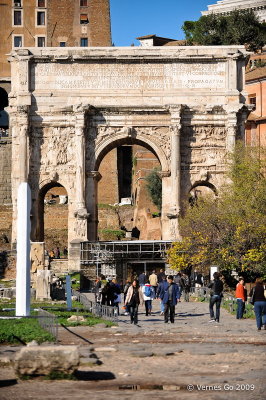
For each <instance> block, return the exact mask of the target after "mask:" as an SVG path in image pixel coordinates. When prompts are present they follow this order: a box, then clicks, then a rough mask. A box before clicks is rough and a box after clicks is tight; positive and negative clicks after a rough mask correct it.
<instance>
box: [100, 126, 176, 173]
mask: <svg viewBox="0 0 266 400" xmlns="http://www.w3.org/2000/svg"><path fill="white" fill-rule="evenodd" d="M125 144H131V145H134V144H138V145H140V146H143V147H145V148H147V149H148V150H150V151H151V152H152V153H153V154H154V155H155V156H156V157H157V158H158V159H159V161H160V164H161V168H162V171H169V169H170V168H169V161H168V159H167V157H166V155H165V153H164V151H163V150H162V149H161V148H160V146H159V145H158V144H157V143H154V141H152V140H150V138H148V137H146V136H143V135H134V136H133V135H129V134H126V133H125V134H119V135H115V136H111V137H110V138H108V139H106V140H104V141H102V142H100V143H99V144H97V145H96V148H95V165H94V170H95V171H98V169H99V166H100V163H101V161H102V160H103V158H104V156H105V155H106V154H107V153H108V152H109V151H110V150H112V149H114V148H115V147H117V146H122V145H125Z"/></svg>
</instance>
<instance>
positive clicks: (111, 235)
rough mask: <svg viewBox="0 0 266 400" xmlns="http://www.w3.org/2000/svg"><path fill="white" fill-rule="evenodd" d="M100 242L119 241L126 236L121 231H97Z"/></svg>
mask: <svg viewBox="0 0 266 400" xmlns="http://www.w3.org/2000/svg"><path fill="white" fill-rule="evenodd" d="M99 233H100V236H101V239H102V240H121V239H122V238H124V237H125V236H126V232H125V231H122V230H121V229H99Z"/></svg>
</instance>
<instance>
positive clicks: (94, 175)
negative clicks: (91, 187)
mask: <svg viewBox="0 0 266 400" xmlns="http://www.w3.org/2000/svg"><path fill="white" fill-rule="evenodd" d="M86 177H87V178H93V179H94V180H95V181H97V182H99V181H100V180H101V179H102V175H101V174H100V172H99V171H89V172H86Z"/></svg>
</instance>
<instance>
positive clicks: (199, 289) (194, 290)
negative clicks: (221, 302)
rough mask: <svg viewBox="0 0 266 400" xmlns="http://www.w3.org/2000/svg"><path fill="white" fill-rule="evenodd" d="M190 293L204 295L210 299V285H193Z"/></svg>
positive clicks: (198, 295)
mask: <svg viewBox="0 0 266 400" xmlns="http://www.w3.org/2000/svg"><path fill="white" fill-rule="evenodd" d="M190 294H192V295H194V296H197V297H204V300H208V299H209V298H210V289H209V288H208V287H205V286H202V287H191V288H190Z"/></svg>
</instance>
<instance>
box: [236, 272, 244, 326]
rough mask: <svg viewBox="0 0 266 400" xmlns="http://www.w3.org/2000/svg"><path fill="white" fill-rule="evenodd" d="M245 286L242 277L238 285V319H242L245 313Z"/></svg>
mask: <svg viewBox="0 0 266 400" xmlns="http://www.w3.org/2000/svg"><path fill="white" fill-rule="evenodd" d="M244 284H245V282H244V278H242V277H240V278H239V282H238V284H237V285H236V301H237V310H236V319H242V318H243V314H244V311H245V301H246V290H245V286H244Z"/></svg>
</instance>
